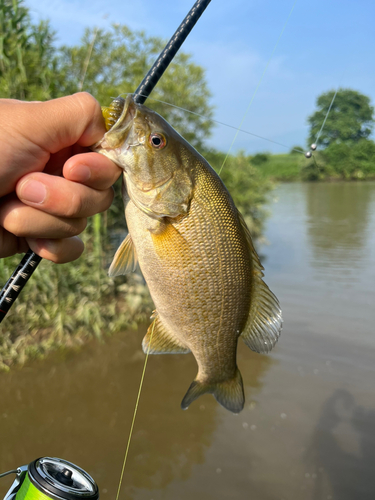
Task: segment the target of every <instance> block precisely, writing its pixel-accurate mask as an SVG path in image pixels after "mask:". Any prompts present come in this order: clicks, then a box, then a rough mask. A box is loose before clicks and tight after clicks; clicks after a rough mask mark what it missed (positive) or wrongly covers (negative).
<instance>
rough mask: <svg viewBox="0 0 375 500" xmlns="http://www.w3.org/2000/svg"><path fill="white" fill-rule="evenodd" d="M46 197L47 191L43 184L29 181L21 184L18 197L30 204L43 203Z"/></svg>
mask: <svg viewBox="0 0 375 500" xmlns="http://www.w3.org/2000/svg"><path fill="white" fill-rule="evenodd" d="M46 196H47V189H46V187H45V185H44V184H42V183H41V182H38V181H34V180H29V181H26V182H25V183H24V184H22V186H21V189H20V194H19V197H20V198H21V199H22V200H25V201H31V202H32V203H43V201H44V200H45V199H46Z"/></svg>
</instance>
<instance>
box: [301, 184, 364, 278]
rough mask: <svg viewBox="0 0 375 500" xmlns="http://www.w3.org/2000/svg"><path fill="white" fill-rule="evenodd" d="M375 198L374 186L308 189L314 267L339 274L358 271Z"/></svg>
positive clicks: (330, 186)
mask: <svg viewBox="0 0 375 500" xmlns="http://www.w3.org/2000/svg"><path fill="white" fill-rule="evenodd" d="M373 195H374V187H373V184H372V183H370V184H366V183H355V184H353V183H352V184H349V183H339V184H309V185H307V186H306V207H307V216H308V218H309V219H308V225H307V234H308V237H309V240H310V245H311V250H312V252H313V261H312V264H313V266H315V267H318V268H323V270H325V271H326V267H327V266H328V267H329V268H330V269H332V268H337V269H338V270H340V271H343V270H347V271H350V270H352V269H353V267H358V265H359V264H360V262H361V260H362V259H363V257H364V255H365V253H366V243H367V239H368V235H369V221H370V215H371V204H372V201H373ZM338 274H339V273H337V275H338Z"/></svg>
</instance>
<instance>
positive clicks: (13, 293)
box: [0, 0, 211, 323]
mask: <svg viewBox="0 0 375 500" xmlns="http://www.w3.org/2000/svg"><path fill="white" fill-rule="evenodd" d="M210 2H211V0H197V1H196V2H195V4H194V5H193V7H192V8H191V10H190V11H189V13H188V14H187V16H186V17H185V19H184V20H183V21H182V23H181V24H180V26H179V27H178V28H177V30H176V32H175V33H174V35H173V36H172V38H171V39H170V40H169V42H168V43H167V45H166V46H165V47H164V49H163V51H162V53H161V54H160V55H159V57H158V58H157V59H156V61H155V62H154V64H153V65H152V67H151V69H150V70H149V71H148V73H147V75H146V76H145V77H144V78H143V80H142V82H141V83H140V84H139V86H138V88H137V90H136V91H135V92H134V100H135V102H136V103H138V104H143V103H144V102H145V101H146V99H147V97H148V96H149V95H150V93H151V92H152V90H153V89H154V87H155V86H156V84H157V83H158V81H159V80H160V78H161V77H162V76H163V73H164V71H165V70H166V69H167V67H168V65H169V64H170V62H171V61H172V59H173V58H174V56H175V55H176V53H177V51H178V50H179V48H180V47H181V45H182V44H183V43H184V41H185V40H186V38H187V36H188V35H189V33H190V31H191V30H192V29H193V28H194V26H195V24H196V22H197V21H198V19H199V18H200V16H201V15H202V14H203V12H204V11H205V9H206V7H207V6H208V4H209V3H210ZM41 260H42V258H41V257H39V255H37V254H36V253H34V252H32V251H31V250H29V251H28V252H27V253H26V254H25V255H24V257H23V259H22V260H21V262H20V263H19V265H18V266H17V268H16V269H15V271H14V273H13V274H12V276H11V277H10V278H9V280H8V281H7V283H6V284H5V286H4V288H3V289H2V291H1V293H0V323H1V322H2V320H3V319H4V317H5V315H6V314H7V312H8V311H9V309H10V308H11V306H12V304H13V303H14V302H15V300H16V299H17V297H18V295H19V294H20V292H21V290H22V289H23V287H24V286H25V285H26V283H27V281H28V280H29V278H30V277H31V275H32V274H33V272H34V271H35V269H36V268H37V267H38V264H39V263H40V262H41Z"/></svg>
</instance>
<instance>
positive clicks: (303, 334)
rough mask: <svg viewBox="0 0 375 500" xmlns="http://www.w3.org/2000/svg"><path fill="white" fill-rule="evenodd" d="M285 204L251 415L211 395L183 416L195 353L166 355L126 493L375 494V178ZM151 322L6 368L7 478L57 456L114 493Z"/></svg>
mask: <svg viewBox="0 0 375 500" xmlns="http://www.w3.org/2000/svg"><path fill="white" fill-rule="evenodd" d="M269 208H270V211H271V212H272V215H271V216H270V218H269V219H268V223H267V227H266V238H267V240H268V245H265V246H263V247H262V248H261V254H262V261H263V263H264V267H265V269H266V274H265V281H266V282H267V284H268V285H269V286H270V288H271V289H272V290H273V291H274V292H275V294H276V295H277V296H278V297H279V299H280V302H281V305H282V309H283V315H284V320H285V322H284V329H283V332H282V336H281V338H280V341H279V343H278V345H277V346H276V347H275V349H274V350H273V351H272V353H271V354H269V355H259V354H255V353H252V352H251V351H250V350H249V349H248V348H246V346H244V344H243V343H242V342H240V346H239V367H240V370H241V372H242V376H243V379H244V383H245V392H246V406H245V409H244V410H243V412H242V413H241V414H240V415H238V416H235V415H232V414H230V413H229V412H227V411H226V410H224V409H223V408H221V407H220V406H219V405H218V404H217V403H216V402H215V401H214V399H213V398H212V396H209V395H207V396H203V397H201V398H199V400H198V401H196V402H195V403H193V404H192V405H191V407H190V408H189V409H188V410H187V411H182V410H180V401H181V399H182V397H183V395H184V394H185V392H186V390H187V388H188V386H189V384H190V382H191V381H192V380H193V378H194V376H195V373H196V365H195V361H194V359H193V358H192V356H191V355H187V356H176V355H175V356H153V357H150V359H149V362H148V366H147V370H146V377H145V382H144V387H143V391H142V395H141V400H140V405H139V409H138V415H137V419H136V422H135V428H134V435H133V439H132V442H131V447H130V452H129V457H128V462H127V465H126V469H125V474H124V481H123V487H122V490H121V491H122V492H121V495H120V499H121V498H122V499H132V500H187V499H189V500H190V499H191V498H194V500H227V499H231V500H245V499H254V500H301V499H303V500H323V499H324V500H325V499H327V500H329V499H332V500H336V499H337V500H352V499H353V498H360V499H361V500H370V499H372V500H373V499H374V498H375V476H374V468H375V334H374V318H375V306H374V298H375V250H374V249H375V183H370V182H368V183H332V184H300V183H294V184H283V185H280V186H279V187H278V188H277V189H276V190H275V191H274V192H273V194H272V201H271V202H270V206H269ZM25 293H27V292H25ZM172 300H173V299H172ZM145 328H146V327H141V328H139V330H138V331H131V332H124V333H123V334H120V335H116V336H114V337H112V338H109V339H107V340H106V341H105V342H99V341H98V342H91V343H89V344H88V345H87V346H85V347H84V348H82V349H80V350H76V351H68V352H58V353H54V354H52V355H51V356H49V357H48V358H47V359H46V360H43V361H37V360H36V361H33V362H30V363H28V364H27V365H26V366H24V367H23V368H22V369H15V370H12V371H11V372H10V373H2V374H0V442H1V448H0V472H3V471H5V470H9V469H13V468H15V467H16V466H19V465H22V464H25V463H28V462H30V461H31V460H33V459H35V458H37V457H39V456H57V457H61V458H65V459H67V460H70V461H72V462H74V463H76V464H77V465H79V466H81V467H83V468H84V469H85V470H87V471H88V472H89V473H90V474H91V475H92V476H93V477H94V478H95V479H96V481H97V483H98V484H99V488H100V496H101V498H102V499H104V500H107V499H108V500H113V499H114V498H115V496H116V491H117V487H118V481H119V477H120V472H121V466H122V461H123V457H124V453H125V447H126V442H127V437H128V433H129V428H130V424H131V418H132V415H133V410H134V405H135V400H136V395H137V391H138V387H139V381H140V377H141V372H142V368H143V363H144V355H143V353H142V352H141V349H140V345H141V339H142V337H143V335H144V333H145ZM9 484H10V480H9V479H8V478H3V479H1V480H0V498H2V496H4V494H5V492H6V490H7V488H8V486H9Z"/></svg>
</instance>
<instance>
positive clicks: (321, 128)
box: [315, 87, 339, 144]
mask: <svg viewBox="0 0 375 500" xmlns="http://www.w3.org/2000/svg"><path fill="white" fill-rule="evenodd" d="M338 91H339V87H337V89H336V92H335V95H334V96H333V98H332V101H331V104H330V105H329V108H328V111H327V114H326V116H325V118H324V120H323V123H322V126H321V127H320V130H319V132H318V135H317V136H316V141H315V143H316V144H318V141H319V137H320V135H321V133H322V132H323V128H324V125H325V124H326V121H327V118H328V115H329V112H330V111H331V108H332V106H333V102H334V100H335V99H336V96H337V92H338Z"/></svg>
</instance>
